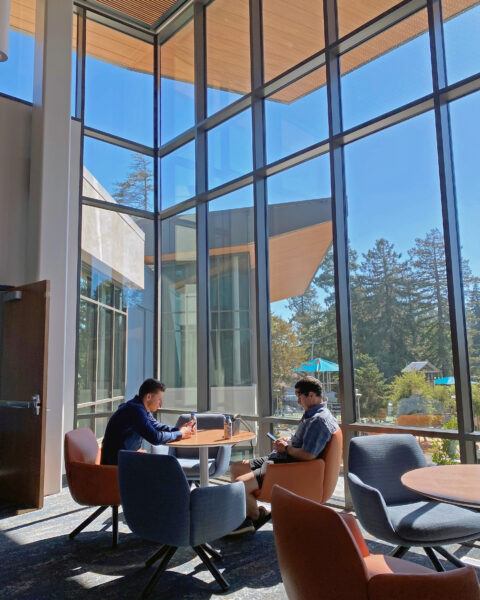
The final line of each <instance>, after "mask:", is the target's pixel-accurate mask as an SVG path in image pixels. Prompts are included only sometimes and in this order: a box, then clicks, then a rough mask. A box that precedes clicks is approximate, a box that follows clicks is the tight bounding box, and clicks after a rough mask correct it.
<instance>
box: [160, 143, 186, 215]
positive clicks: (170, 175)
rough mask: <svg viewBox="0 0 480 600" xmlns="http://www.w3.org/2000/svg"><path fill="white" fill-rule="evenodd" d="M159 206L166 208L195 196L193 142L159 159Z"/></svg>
mask: <svg viewBox="0 0 480 600" xmlns="http://www.w3.org/2000/svg"><path fill="white" fill-rule="evenodd" d="M160 167H161V179H160V181H161V194H162V196H161V206H162V208H168V207H169V206H173V205H174V204H178V203H179V202H182V200H187V198H191V197H192V196H195V142H194V141H193V142H190V143H188V144H185V146H182V147H181V148H178V149H177V150H175V151H174V152H171V153H170V154H167V155H166V156H164V157H163V158H162V159H161V161H160Z"/></svg>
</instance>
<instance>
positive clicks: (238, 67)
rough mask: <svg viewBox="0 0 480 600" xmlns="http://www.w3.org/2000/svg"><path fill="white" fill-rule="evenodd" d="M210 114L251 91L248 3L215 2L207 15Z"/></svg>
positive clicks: (227, 0)
mask: <svg viewBox="0 0 480 600" xmlns="http://www.w3.org/2000/svg"><path fill="white" fill-rule="evenodd" d="M206 15H207V18H206V20H207V112H208V114H209V115H211V114H213V113H215V112H217V111H218V110H220V109H222V108H225V106H228V105H229V104H231V103H232V102H234V101H235V100H237V99H238V98H240V97H241V96H244V95H245V94H248V93H249V92H250V90H251V78H250V77H251V76H250V16H249V10H248V0H235V2H232V0H215V2H212V3H211V4H209V5H208V7H207V11H206Z"/></svg>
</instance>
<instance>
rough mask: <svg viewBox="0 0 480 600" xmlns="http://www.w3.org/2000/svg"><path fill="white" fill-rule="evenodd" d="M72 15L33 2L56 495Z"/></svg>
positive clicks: (39, 244)
mask: <svg viewBox="0 0 480 600" xmlns="http://www.w3.org/2000/svg"><path fill="white" fill-rule="evenodd" d="M72 11H73V8H72V0H37V18H36V31H35V76H34V102H33V104H34V106H33V120H32V152H31V169H30V199H29V207H28V210H29V214H28V226H29V235H28V246H27V273H28V280H30V281H36V280H42V279H48V280H50V284H51V297H50V327H49V346H48V388H47V406H48V412H47V431H46V457H45V494H52V493H55V492H58V491H59V490H60V488H61V474H62V465H63V456H62V448H63V420H64V406H70V405H71V406H73V389H74V381H73V379H72V369H71V360H72V358H71V352H72V343H73V344H74V340H75V333H76V332H75V320H74V319H72V311H71V308H70V309H69V306H70V307H71V303H72V290H71V289H69V285H71V281H72V274H71V269H72V266H73V268H74V269H75V271H76V259H75V255H76V252H75V253H74V256H73V257H72V252H71V251H70V247H72V248H75V249H76V246H75V244H76V243H77V240H76V232H74V229H75V221H76V219H75V217H74V214H73V213H72V212H71V211H72V210H73V211H75V210H78V209H76V208H75V206H73V209H71V208H70V202H71V197H72V198H75V197H76V198H77V199H78V188H77V193H75V190H72V194H70V178H71V174H70V129H71V124H70V76H71V52H72V18H73V17H72V15H73V12H72ZM73 179H75V178H73ZM77 214H78V212H77ZM77 222H78V221H77ZM72 235H73V239H72ZM72 262H74V263H75V265H72V264H71V263H72ZM67 315H68V319H67ZM66 371H67V372H68V373H69V374H70V375H69V377H68V380H67V377H66V375H65V373H66Z"/></svg>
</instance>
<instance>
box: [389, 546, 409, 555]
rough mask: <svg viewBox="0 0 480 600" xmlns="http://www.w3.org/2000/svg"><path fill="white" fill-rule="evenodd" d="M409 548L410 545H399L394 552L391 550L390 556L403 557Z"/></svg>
mask: <svg viewBox="0 0 480 600" xmlns="http://www.w3.org/2000/svg"><path fill="white" fill-rule="evenodd" d="M409 550H410V546H397V547H396V548H395V549H394V550H393V551H392V552H390V556H394V557H395V558H402V556H404V555H405V554H406V553H407V552H408V551H409Z"/></svg>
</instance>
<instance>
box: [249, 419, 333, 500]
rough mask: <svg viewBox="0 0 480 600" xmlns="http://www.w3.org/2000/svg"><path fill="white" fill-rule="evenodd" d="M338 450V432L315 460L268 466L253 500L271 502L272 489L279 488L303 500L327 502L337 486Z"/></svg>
mask: <svg viewBox="0 0 480 600" xmlns="http://www.w3.org/2000/svg"><path fill="white" fill-rule="evenodd" d="M342 447H343V436H342V431H341V429H338V430H337V431H336V432H335V433H334V434H333V435H332V438H331V440H330V442H329V443H328V444H327V446H326V448H325V450H324V451H323V454H322V457H321V458H319V459H318V460H310V461H306V462H292V463H285V464H281V463H279V464H275V465H268V467H267V470H266V472H265V477H264V479H263V482H262V487H261V489H260V490H259V491H258V495H257V499H258V500H261V501H262V502H271V501H272V489H273V486H274V485H279V486H281V487H283V488H285V489H287V490H290V491H291V492H294V493H295V494H298V495H299V496H302V497H303V498H309V499H310V500H315V501H317V502H327V500H329V499H330V497H331V496H332V494H333V492H334V490H335V486H336V485H337V480H338V474H339V472H340V463H341V461H342Z"/></svg>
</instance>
